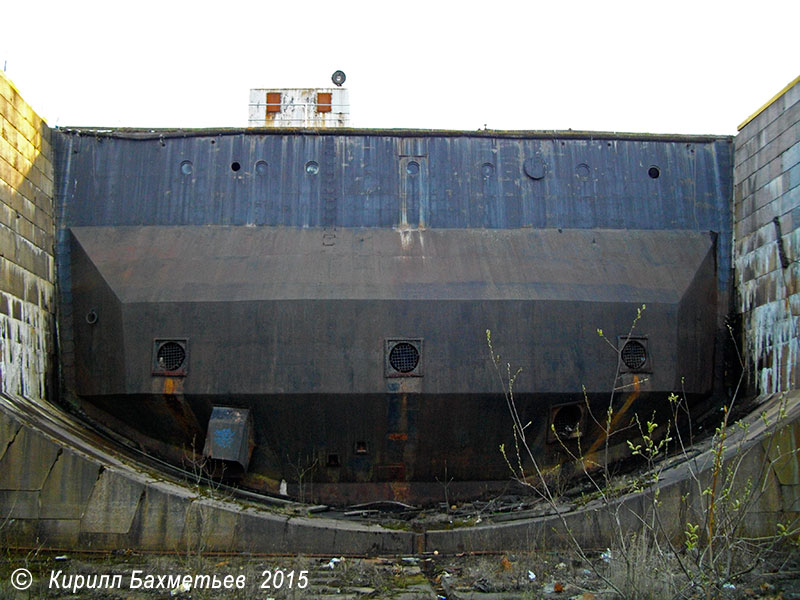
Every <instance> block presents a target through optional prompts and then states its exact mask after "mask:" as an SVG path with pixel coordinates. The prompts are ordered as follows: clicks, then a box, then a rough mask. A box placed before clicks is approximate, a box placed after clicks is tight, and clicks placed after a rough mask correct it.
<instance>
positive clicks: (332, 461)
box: [328, 454, 339, 467]
mask: <svg viewBox="0 0 800 600" xmlns="http://www.w3.org/2000/svg"><path fill="white" fill-rule="evenodd" d="M328 466H329V467H338V466H339V455H338V454H328Z"/></svg>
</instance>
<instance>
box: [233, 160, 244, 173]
mask: <svg viewBox="0 0 800 600" xmlns="http://www.w3.org/2000/svg"><path fill="white" fill-rule="evenodd" d="M241 168H242V165H240V164H239V162H238V161H233V162H232V163H231V171H233V172H234V173H235V172H236V171H238V170H239V169H241Z"/></svg>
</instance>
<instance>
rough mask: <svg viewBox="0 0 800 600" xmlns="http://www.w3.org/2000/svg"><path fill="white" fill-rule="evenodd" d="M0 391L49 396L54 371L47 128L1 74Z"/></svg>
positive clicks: (52, 238)
mask: <svg viewBox="0 0 800 600" xmlns="http://www.w3.org/2000/svg"><path fill="white" fill-rule="evenodd" d="M0 128H2V129H1V130H0V390H2V391H3V392H5V393H7V394H10V395H17V396H21V397H25V398H29V399H32V400H42V399H44V398H45V397H47V396H48V395H49V389H50V387H51V374H52V373H54V372H55V369H54V368H53V366H54V358H55V344H54V332H55V318H54V317H55V310H56V307H55V260H54V242H55V213H54V202H53V191H54V185H53V180H54V170H53V160H52V156H53V152H52V150H51V147H50V129H49V128H48V127H47V125H46V124H45V123H44V122H43V121H42V119H41V118H39V116H38V115H37V114H36V113H35V112H34V111H33V109H32V108H31V107H30V106H28V104H27V103H26V102H25V101H24V100H23V99H22V97H21V96H20V95H19V93H18V92H17V90H16V88H15V87H14V85H13V84H12V83H11V82H10V81H9V80H8V79H7V78H6V77H5V75H4V74H3V73H2V72H1V71H0Z"/></svg>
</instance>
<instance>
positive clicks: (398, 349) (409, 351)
mask: <svg viewBox="0 0 800 600" xmlns="http://www.w3.org/2000/svg"><path fill="white" fill-rule="evenodd" d="M385 348H386V354H385V363H384V371H385V372H384V375H385V376H386V377H421V376H422V339H421V338H405V339H402V338H401V339H397V338H395V339H388V340H386V346H385Z"/></svg>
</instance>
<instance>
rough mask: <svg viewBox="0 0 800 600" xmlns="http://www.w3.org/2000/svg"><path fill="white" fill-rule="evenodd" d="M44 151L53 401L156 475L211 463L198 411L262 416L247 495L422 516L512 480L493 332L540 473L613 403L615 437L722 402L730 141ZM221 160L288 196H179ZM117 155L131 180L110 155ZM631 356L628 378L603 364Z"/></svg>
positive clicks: (219, 189)
mask: <svg viewBox="0 0 800 600" xmlns="http://www.w3.org/2000/svg"><path fill="white" fill-rule="evenodd" d="M59 143H60V148H61V153H62V154H61V156H62V158H67V157H69V159H70V170H71V172H70V174H69V175H70V177H71V180H72V181H73V182H74V181H77V182H78V184H77V186H73V187H68V188H67V187H65V188H62V196H63V197H62V203H63V204H64V214H65V219H64V221H63V222H62V230H61V231H62V233H61V238H60V245H59V248H60V252H59V261H60V262H59V266H60V275H61V277H62V293H63V297H62V302H63V305H64V306H65V307H66V308H67V309H68V310H65V315H64V318H63V319H62V329H63V331H64V332H65V334H64V336H63V340H62V347H63V348H65V355H64V358H65V361H64V366H65V368H64V371H65V386H64V393H65V394H66V395H67V396H68V397H70V398H72V399H73V402H76V403H78V404H80V405H81V406H82V408H83V410H84V411H85V412H86V413H87V414H88V415H89V416H90V417H91V418H92V419H93V420H94V421H95V422H100V423H102V424H104V425H105V426H106V427H109V428H111V429H113V430H114V431H116V432H117V433H118V434H120V435H123V436H125V437H128V438H130V439H132V440H135V441H136V442H138V443H139V445H140V446H141V447H143V448H144V449H146V450H147V451H148V452H151V453H155V454H159V455H161V456H163V457H165V458H167V459H168V460H171V461H173V462H180V461H181V459H182V457H183V456H185V455H186V453H187V452H188V451H189V449H191V448H194V449H196V450H197V451H198V452H199V451H200V449H202V448H203V447H204V445H206V439H205V438H206V433H207V431H209V426H210V425H209V420H210V419H211V415H212V411H213V410H214V408H215V407H233V408H239V409H247V410H248V411H249V413H247V414H248V415H249V417H248V418H252V441H251V445H252V454H249V448H248V454H247V456H246V457H245V458H244V459H242V460H241V464H246V465H247V466H246V472H245V473H244V474H243V478H242V481H243V482H244V484H245V485H248V486H250V487H253V488H257V489H267V490H273V491H277V490H278V488H279V487H280V483H281V481H282V480H283V481H286V482H287V483H288V485H289V490H290V492H294V493H295V494H297V495H300V496H303V497H305V498H313V499H316V500H322V501H327V502H343V503H345V502H355V501H364V500H375V499H386V498H394V499H403V500H407V501H435V500H436V499H437V494H440V493H441V482H442V481H449V480H451V479H452V480H453V482H454V487H453V488H452V489H453V490H454V491H455V490H459V491H458V493H460V494H463V495H478V494H480V493H483V492H487V491H489V490H490V489H494V488H496V487H497V486H503V485H505V482H507V481H508V479H509V475H510V472H509V468H508V464H507V463H506V460H505V458H504V457H503V455H502V454H501V453H500V450H499V447H500V445H501V444H506V446H507V447H510V445H511V444H512V443H513V437H512V428H511V420H510V417H509V414H508V408H507V405H506V401H505V398H504V396H503V394H502V385H501V381H500V379H498V374H497V373H496V372H495V371H494V369H493V367H492V364H491V361H490V360H489V349H488V345H487V338H486V331H487V329H488V330H491V331H492V337H493V341H494V344H495V351H496V352H498V353H499V354H500V355H501V356H502V359H501V362H502V363H503V364H506V363H510V364H511V365H512V367H513V368H514V369H516V368H520V369H521V373H520V375H519V376H518V377H517V379H516V380H515V397H516V402H517V406H518V409H519V411H520V416H521V418H522V419H523V421H524V422H526V423H527V422H530V424H531V425H530V426H529V429H528V433H529V439H530V441H531V443H532V446H533V447H534V448H535V450H536V453H537V456H540V457H541V461H542V464H543V465H546V466H554V465H559V464H561V463H564V462H565V461H566V459H567V457H568V454H569V452H568V450H570V449H572V450H573V451H575V450H577V448H578V444H580V448H581V452H588V453H592V452H595V451H597V449H598V448H599V447H600V446H601V445H603V446H604V437H603V435H604V434H603V432H602V430H601V429H600V428H599V427H597V425H596V424H594V418H596V419H598V420H599V419H600V418H601V417H600V415H605V412H606V409H607V407H608V403H609V401H610V398H612V392H613V391H614V390H615V388H620V389H621V391H617V392H615V393H614V396H613V406H614V409H615V412H616V414H617V415H618V417H617V421H616V422H615V426H619V427H623V426H626V425H627V424H628V423H629V422H630V420H631V419H632V418H633V416H634V415H636V414H641V415H647V416H650V415H651V414H652V413H653V411H654V410H655V411H661V414H662V416H663V414H664V411H668V409H669V405H668V403H667V402H666V398H667V396H668V395H669V394H670V393H672V392H676V391H678V392H682V393H683V394H684V395H685V397H686V398H687V400H688V401H689V402H690V404H691V406H693V407H695V406H697V407H700V406H706V407H707V406H708V405H709V403H710V402H714V401H715V399H718V398H720V397H722V395H724V387H723V383H724V382H723V381H722V377H721V373H722V370H723V365H722V364H721V362H722V340H723V339H724V337H725V331H724V317H725V315H726V313H727V303H728V298H729V289H728V280H729V257H728V251H729V240H730V230H729V226H727V225H724V220H725V219H724V217H725V214H727V213H726V212H725V211H727V210H728V209H727V208H726V206H727V199H728V198H727V193H728V189H727V188H726V187H725V185H724V184H722V183H720V182H722V181H723V179H724V178H721V177H720V176H719V170H720V169H725V168H727V165H728V163H727V162H726V161H728V159H729V157H728V154H727V152H728V148H727V146H726V144H725V142H724V141H720V140H711V139H706V140H701V139H691V140H689V139H684V140H669V139H658V138H652V139H650V138H648V139H646V140H637V139H627V138H624V137H620V138H619V139H615V138H613V137H609V138H608V139H600V140H593V139H575V138H573V137H569V136H567V138H566V139H564V140H557V139H552V140H547V139H544V138H542V137H537V136H535V135H531V136H530V137H527V138H526V137H525V136H524V135H522V134H520V135H519V136H517V137H513V136H508V137H502V136H499V137H497V138H490V137H486V136H476V137H475V138H472V137H469V136H467V135H452V136H447V135H445V134H437V135H431V136H430V137H424V136H418V137H414V138H411V139H409V138H408V137H406V136H403V135H400V134H392V133H390V132H381V133H375V134H374V135H370V134H368V133H366V132H350V133H344V134H337V135H333V134H328V135H322V134H320V137H316V138H311V137H309V136H307V135H306V134H305V133H295V134H280V135H278V134H272V135H266V134H263V133H258V134H255V133H253V134H244V133H237V134H232V135H231V136H225V135H222V136H220V135H204V134H202V133H197V134H195V135H190V136H188V137H187V138H181V137H169V136H166V137H162V138H152V139H148V136H147V135H144V136H143V139H126V137H125V135H122V134H121V135H120V136H119V137H115V136H114V135H112V136H110V137H104V136H100V137H98V138H97V139H96V140H87V139H86V138H85V137H80V136H76V135H75V134H74V133H73V134H65V135H64V136H63V137H62V138H60V142H59ZM229 144H230V146H229ZM76 146H78V151H76ZM220 146H223V147H228V150H229V151H230V154H227V155H225V156H227V157H228V158H230V157H235V158H239V157H240V155H249V156H250V157H251V158H256V157H257V156H261V155H262V154H263V155H267V154H269V153H270V152H271V153H273V154H272V156H273V158H272V159H270V160H269V165H270V169H272V170H271V171H270V173H271V174H273V173H274V174H275V176H276V177H277V178H278V179H279V181H276V180H275V179H274V178H272V175H270V178H268V180H267V181H263V180H259V179H258V178H259V177H262V176H263V175H264V174H263V173H261V174H259V171H258V169H257V168H255V167H254V170H253V171H252V172H245V174H244V175H238V174H237V175H236V176H235V178H234V180H232V181H227V180H224V181H223V180H221V179H218V178H216V176H212V175H211V174H210V173H206V175H203V174H196V173H195V172H194V171H191V170H190V169H188V168H187V170H190V173H189V175H188V177H189V179H186V177H187V174H185V173H183V172H182V169H183V165H184V163H185V162H186V160H188V159H187V158H186V156H188V155H189V154H191V157H192V160H191V161H190V162H192V168H195V166H196V165H197V164H199V163H202V164H206V165H207V164H208V163H209V162H211V163H213V162H214V161H215V160H223V161H224V160H226V159H225V158H223V157H221V156H220V155H219V151H220ZM493 149H494V151H493ZM124 150H128V151H130V152H131V154H130V156H131V157H132V159H133V160H134V162H137V161H138V167H133V166H130V165H128V164H124V165H118V164H117V163H116V162H115V160H120V158H121V156H123V154H121V152H122V151H124ZM162 153H163V156H160V155H161V154H162ZM278 157H281V160H282V161H283V163H281V162H280V161H279V160H278ZM179 159H180V160H179ZM309 159H315V160H309ZM241 160H242V163H243V164H249V163H247V161H246V160H244V158H241ZM247 160H248V161H249V160H250V159H247ZM570 160H571V161H573V162H574V163H575V164H573V165H572V170H568V169H566V167H565V166H563V164H562V163H566V162H567V161H570ZM593 161H596V163H597V164H601V165H603V167H602V169H600V170H597V169H595V168H594V167H590V166H589V165H590V164H591V163H592V162H593ZM312 162H313V163H314V164H315V165H316V166H315V167H314V169H310V170H308V171H306V170H305V169H304V165H308V164H309V163H312ZM656 162H657V163H658V176H657V177H654V176H653V175H654V174H655V171H653V170H652V168H654V167H652V165H653V164H654V163H656ZM237 163H238V161H237ZM276 163H280V164H282V166H281V169H279V170H277V171H275V170H274V169H275V167H276ZM587 163H588V164H587ZM254 164H255V163H254ZM642 164H643V165H645V166H648V165H650V166H651V171H650V175H649V176H648V175H647V171H646V170H645V172H644V173H645V174H644V175H642V174H641V172H640V170H639V167H638V166H637V165H642ZM470 165H471V166H470ZM487 165H488V166H487ZM698 165H703V166H704V168H701V169H698ZM473 166H474V167H475V169H477V172H476V174H475V178H473V177H472V175H471V174H467V173H468V172H469V171H470V169H471V168H472V167H473ZM105 169H107V170H108V175H107V176H104V177H98V174H99V172H104V171H105ZM562 171H563V172H562ZM145 172H149V173H151V174H152V178H151V179H142V176H143V174H144V173H145ZM176 172H177V174H176V175H174V174H173V173H176ZM240 172H241V169H239V170H237V173H240ZM64 176H66V174H65V175H64ZM204 176H207V179H206V180H204V181H203V180H202V178H203V177H204ZM640 176H643V177H644V178H645V179H644V180H640V179H639V177H640ZM251 177H252V181H250V178H251ZM173 178H176V179H174V181H173ZM182 178H183V179H182ZM236 178H239V179H236ZM315 178H316V179H315ZM661 178H663V180H662V181H658V180H659V179H661ZM153 180H156V181H158V182H160V183H154V182H153ZM626 181H627V182H628V185H629V186H630V188H631V189H630V190H627V191H626V188H625V183H624V182H626ZM690 184H691V185H690ZM187 185H189V186H191V187H190V188H187V187H186V186H187ZM82 186H83V187H82ZM259 186H262V187H259ZM390 188H391V189H393V190H394V192H391V193H390ZM459 190H461V192H462V193H464V194H466V197H463V196H461V195H459V194H458V193H457V192H458V191H459ZM187 194H188V195H187ZM193 194H194V195H193ZM376 194H377V195H376ZM637 197H638V201H637V202H638V204H640V205H641V206H635V207H634V205H633V204H631V200H630V199H631V198H637ZM470 198H471V200H470ZM192 204H193V205H194V207H193V208H192V207H191V206H190V205H192ZM465 210H466V213H465V212H464V211H465ZM540 210H544V212H543V213H541V214H539V212H538V211H540ZM717 211H721V212H720V213H719V214H718V212H717ZM465 215H467V217H468V218H467V219H466V220H464V216H465ZM721 223H722V225H721ZM645 306H646V308H644V310H642V309H643V307H645ZM634 325H635V326H634ZM598 330H602V332H603V336H602V337H601V336H600V335H598ZM608 342H611V343H610V344H609V343H608ZM628 343H632V345H631V346H630V348H633V349H634V350H635V351H636V352H638V353H639V354H635V355H634V356H633V358H632V359H631V360H633V361H634V364H633V366H631V364H630V360H629V359H630V357H627V358H626V359H625V360H624V361H623V360H621V356H620V353H619V352H617V351H615V350H614V348H613V347H614V346H616V347H618V348H622V347H624V346H626V344H628ZM637 360H640V361H641V362H639V363H636V361H637ZM626 361H627V362H626ZM592 417H594V418H592ZM553 426H555V427H557V428H563V430H562V429H559V430H560V431H561V433H562V434H563V435H562V439H563V440H565V442H564V445H562V443H561V442H559V441H557V440H556V439H553V436H552V429H553ZM215 427H216V429H215V431H218V430H219V428H220V427H221V426H219V425H215ZM228 434H229V432H225V431H223V433H222V434H220V435H221V436H222V437H221V438H220V439H222V440H228V438H227V437H226V435H228ZM230 439H231V440H234V437H231V438H230ZM619 440H620V441H622V440H623V438H622V437H620V438H619ZM234 441H235V440H234ZM226 443H227V442H226ZM207 447H209V448H210V447H212V445H207ZM624 448H625V446H624V445H623V446H622V447H621V449H618V448H616V447H615V448H614V449H612V456H611V457H612V458H613V459H615V460H616V459H618V458H623V457H624V456H626V455H627V452H625V451H624ZM243 449H244V447H241V448H232V449H228V450H230V452H231V453H232V454H231V455H232V456H234V455H235V456H242V454H241V451H242V450H243ZM228 450H226V452H227V451H228ZM617 450H619V452H618V451H617ZM237 451H238V454H237ZM212 458H215V457H213V456H212Z"/></svg>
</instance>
